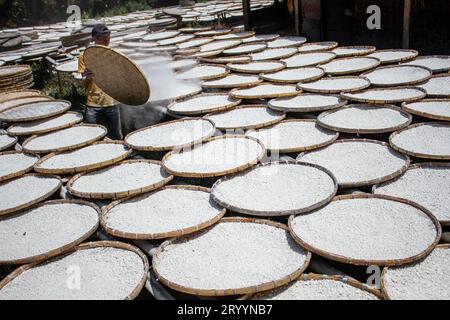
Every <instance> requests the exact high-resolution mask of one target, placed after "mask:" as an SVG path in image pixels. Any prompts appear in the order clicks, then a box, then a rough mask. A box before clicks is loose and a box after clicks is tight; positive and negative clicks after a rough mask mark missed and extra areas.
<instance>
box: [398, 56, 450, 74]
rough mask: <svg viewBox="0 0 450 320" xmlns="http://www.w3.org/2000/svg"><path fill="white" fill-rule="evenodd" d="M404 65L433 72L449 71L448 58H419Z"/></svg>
mask: <svg viewBox="0 0 450 320" xmlns="http://www.w3.org/2000/svg"><path fill="white" fill-rule="evenodd" d="M405 64H410V65H416V66H423V67H427V68H430V69H431V70H433V72H441V71H448V70H450V56H441V57H437V56H421V57H417V58H416V59H414V60H413V61H409V62H406V63H405Z"/></svg>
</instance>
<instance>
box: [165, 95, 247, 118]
mask: <svg viewBox="0 0 450 320" xmlns="http://www.w3.org/2000/svg"><path fill="white" fill-rule="evenodd" d="M239 102H240V101H239V100H237V99H234V98H232V97H230V96H228V94H206V95H199V96H196V97H193V98H190V99H187V100H184V101H180V102H175V103H173V104H171V105H169V107H168V109H169V111H171V112H175V113H181V114H183V113H188V114H192V113H206V112H208V110H211V111H212V110H219V109H224V108H227V107H233V106H235V105H237V104H239Z"/></svg>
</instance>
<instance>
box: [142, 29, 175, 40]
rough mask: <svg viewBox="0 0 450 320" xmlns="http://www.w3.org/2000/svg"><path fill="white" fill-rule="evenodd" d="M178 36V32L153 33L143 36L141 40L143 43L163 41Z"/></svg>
mask: <svg viewBox="0 0 450 320" xmlns="http://www.w3.org/2000/svg"><path fill="white" fill-rule="evenodd" d="M179 34H180V32H179V31H162V32H155V33H150V34H149V35H147V36H145V37H144V38H143V40H144V41H157V40H163V39H168V38H172V37H175V36H177V35H179Z"/></svg>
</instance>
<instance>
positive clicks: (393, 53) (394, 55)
mask: <svg viewBox="0 0 450 320" xmlns="http://www.w3.org/2000/svg"><path fill="white" fill-rule="evenodd" d="M389 54H390V56H389ZM418 55H419V52H417V51H416V50H405V49H386V50H377V51H375V52H373V53H371V54H369V55H367V56H368V57H371V58H376V59H379V60H380V61H381V64H390V63H398V62H403V61H408V60H411V59H414V58H415V57H417V56H418Z"/></svg>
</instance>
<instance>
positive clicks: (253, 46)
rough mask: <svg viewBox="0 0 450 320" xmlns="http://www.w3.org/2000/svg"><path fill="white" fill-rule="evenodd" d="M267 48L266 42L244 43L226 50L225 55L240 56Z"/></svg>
mask: <svg viewBox="0 0 450 320" xmlns="http://www.w3.org/2000/svg"><path fill="white" fill-rule="evenodd" d="M266 49H267V44H266V43H264V42H256V43H243V44H241V45H239V46H237V47H234V48H230V49H226V50H224V51H223V54H224V55H225V56H239V55H243V54H251V53H257V52H262V51H264V50H266Z"/></svg>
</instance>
